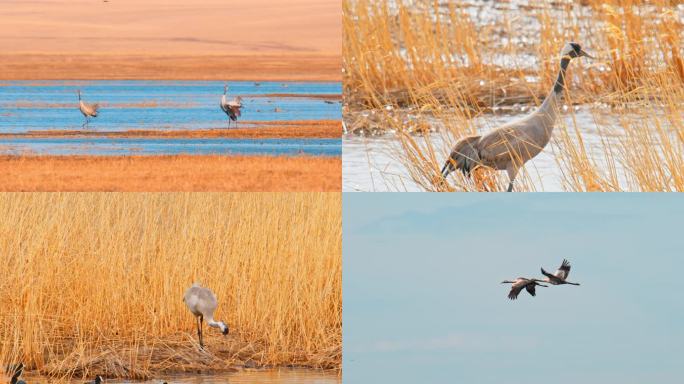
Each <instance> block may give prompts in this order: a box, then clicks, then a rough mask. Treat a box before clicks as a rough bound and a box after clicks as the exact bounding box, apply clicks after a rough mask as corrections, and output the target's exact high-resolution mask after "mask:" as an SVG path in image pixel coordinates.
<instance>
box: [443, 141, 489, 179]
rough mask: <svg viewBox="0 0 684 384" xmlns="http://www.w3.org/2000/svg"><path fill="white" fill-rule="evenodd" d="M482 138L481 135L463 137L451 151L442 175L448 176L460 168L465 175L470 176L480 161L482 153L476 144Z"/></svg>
mask: <svg viewBox="0 0 684 384" xmlns="http://www.w3.org/2000/svg"><path fill="white" fill-rule="evenodd" d="M479 140H480V136H469V137H466V138H464V139H461V141H459V142H458V143H456V145H455V146H454V149H453V150H452V151H451V154H450V155H449V158H448V159H447V161H446V163H444V167H442V177H444V178H446V177H447V176H449V174H450V173H451V172H453V171H454V170H456V169H459V170H460V171H461V172H463V174H464V175H465V176H468V177H469V176H470V172H471V171H472V170H473V169H475V167H476V166H477V165H478V164H479V162H480V154H479V153H478V150H477V148H475V145H476V144H477V142H478V141H479Z"/></svg>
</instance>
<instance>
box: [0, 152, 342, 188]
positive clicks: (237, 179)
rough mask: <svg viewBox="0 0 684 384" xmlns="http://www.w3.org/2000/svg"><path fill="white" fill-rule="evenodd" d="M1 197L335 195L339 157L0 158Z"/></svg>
mask: <svg viewBox="0 0 684 384" xmlns="http://www.w3.org/2000/svg"><path fill="white" fill-rule="evenodd" d="M0 174H2V175H3V177H2V178H1V179H0V190H2V191H136V192H140V191H149V192H156V191H340V190H341V180H342V160H341V159H340V158H339V157H334V158H328V157H308V156H297V157H291V156H287V157H275V156H195V155H178V156H0Z"/></svg>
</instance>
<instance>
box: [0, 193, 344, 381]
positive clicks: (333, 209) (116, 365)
mask: <svg viewBox="0 0 684 384" xmlns="http://www.w3.org/2000/svg"><path fill="white" fill-rule="evenodd" d="M0 210H1V211H2V212H3V220H1V221H0V255H2V261H3V262H2V263H0V308H2V311H1V312H0V363H1V364H2V365H3V366H4V365H5V364H9V363H13V362H18V361H23V362H24V364H26V365H27V366H29V367H30V368H31V369H37V370H39V371H40V372H41V373H42V374H48V375H52V376H54V377H73V376H91V375H94V374H102V375H107V376H118V377H129V378H147V377H150V376H151V375H153V374H155V373H158V372H176V371H185V370H197V369H219V370H220V369H231V367H233V366H235V365H237V366H240V365H242V364H244V363H245V362H247V361H249V360H252V361H254V362H255V363H256V364H257V365H276V366H277V365H302V366H307V367H318V368H332V369H339V367H340V364H341V321H342V320H341V314H342V296H341V294H342V292H341V268H342V265H341V198H340V195H339V194H323V193H301V194H298V193H272V194H271V193H259V194H257V193H232V194H231V193H228V194H212V193H206V194H200V193H195V194H176V193H172V194H169V193H166V194H153V193H143V194H111V193H95V194H88V193H77V194H41V193H31V194H7V193H6V194H0ZM195 281H199V282H201V283H202V284H203V285H205V286H208V287H210V288H211V289H212V290H214V292H215V293H216V295H217V297H218V301H219V306H218V309H217V312H216V314H215V317H216V318H217V319H220V320H223V321H224V322H226V323H227V324H228V325H229V327H230V329H231V333H230V334H229V335H228V336H227V337H225V338H224V337H223V336H222V335H221V334H220V332H218V331H216V330H215V329H212V328H208V327H206V325H205V344H206V351H205V352H201V351H199V349H198V345H197V339H196V328H195V324H196V323H195V319H194V317H193V316H192V315H191V314H190V313H189V312H188V310H187V309H186V308H185V305H184V303H183V302H182V297H183V293H184V291H185V289H187V288H188V287H189V286H190V285H191V284H192V283H193V282H195Z"/></svg>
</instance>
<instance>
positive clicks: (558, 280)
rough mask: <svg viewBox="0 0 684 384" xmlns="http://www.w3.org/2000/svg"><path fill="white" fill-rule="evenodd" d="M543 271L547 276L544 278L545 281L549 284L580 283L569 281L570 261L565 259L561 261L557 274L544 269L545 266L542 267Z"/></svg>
mask: <svg viewBox="0 0 684 384" xmlns="http://www.w3.org/2000/svg"><path fill="white" fill-rule="evenodd" d="M541 273H542V274H543V275H544V276H546V279H544V282H547V283H549V284H553V285H562V284H571V285H579V284H578V283H571V282H569V281H567V280H566V279H567V278H568V275H569V274H570V263H569V262H568V261H567V260H565V259H563V262H562V263H561V266H560V267H558V270H557V271H556V273H555V274H553V275H552V274H550V273H548V272H546V271H545V270H544V268H542V269H541Z"/></svg>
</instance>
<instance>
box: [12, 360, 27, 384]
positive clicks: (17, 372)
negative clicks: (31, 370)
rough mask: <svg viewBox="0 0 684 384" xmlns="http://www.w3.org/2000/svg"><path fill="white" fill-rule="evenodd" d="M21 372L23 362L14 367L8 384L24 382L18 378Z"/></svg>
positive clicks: (23, 383)
mask: <svg viewBox="0 0 684 384" xmlns="http://www.w3.org/2000/svg"><path fill="white" fill-rule="evenodd" d="M22 373H24V364H23V363H19V365H18V366H17V367H16V368H15V369H14V374H13V375H12V379H11V380H10V384H26V382H25V381H24V380H21V379H20V378H19V377H20V376H21V374H22Z"/></svg>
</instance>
